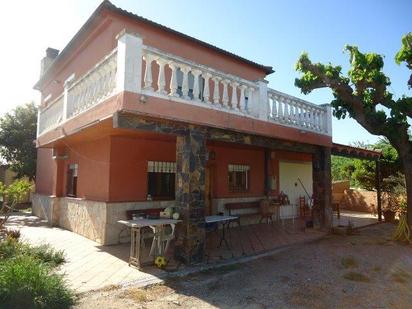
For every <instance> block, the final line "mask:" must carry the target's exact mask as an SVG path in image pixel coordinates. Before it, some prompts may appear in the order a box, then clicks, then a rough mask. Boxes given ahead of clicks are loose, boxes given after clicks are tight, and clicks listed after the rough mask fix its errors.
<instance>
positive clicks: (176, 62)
mask: <svg viewBox="0 0 412 309" xmlns="http://www.w3.org/2000/svg"><path fill="white" fill-rule="evenodd" d="M122 91H131V92H134V93H138V94H142V95H145V96H148V97H158V98H162V99H167V100H173V101H175V102H178V103H181V104H190V105H196V106H199V107H202V108H206V109H213V110H217V111H219V112H222V113H231V114H236V115H239V116H243V117H248V118H251V119H256V120H261V121H266V122H269V123H274V124H278V125H282V126H288V127H292V128H296V129H299V130H300V131H309V132H314V133H317V134H322V135H327V136H331V111H330V107H329V105H315V104H312V103H310V102H307V101H304V100H301V99H298V98H296V97H293V96H290V95H287V94H285V93H282V92H279V91H277V90H274V89H270V88H268V87H267V82H266V81H250V80H246V79H243V78H241V77H239V76H234V75H231V74H228V73H225V72H222V71H219V70H216V69H215V68H211V67H207V66H205V65H202V64H199V63H195V62H193V61H191V60H190V59H184V58H181V57H179V56H176V55H172V54H170V53H167V52H164V51H162V50H159V49H156V48H154V47H151V46H146V45H144V44H143V42H142V40H141V38H140V37H138V36H135V35H132V34H128V33H123V34H122V35H119V38H118V46H117V48H116V49H115V50H113V51H112V52H111V53H110V54H108V55H107V56H106V57H105V58H104V59H102V60H101V61H100V62H99V63H97V64H96V65H95V66H94V67H93V68H92V69H91V70H90V71H89V72H87V73H86V74H85V75H84V76H81V77H80V78H77V79H75V78H73V79H71V80H68V81H66V83H65V88H64V92H63V93H62V94H61V95H60V96H59V97H57V98H56V99H55V100H53V101H52V102H50V103H49V104H47V105H45V106H42V107H41V108H40V109H39V115H38V132H37V136H41V135H42V134H44V133H46V132H47V131H50V130H52V129H54V128H56V127H58V126H60V125H62V124H63V123H65V122H66V121H68V120H70V119H73V118H75V117H77V116H78V115H80V114H82V113H84V112H86V111H87V110H89V109H90V108H92V107H94V106H96V105H98V104H101V103H102V102H104V101H105V100H106V99H108V98H110V97H111V96H113V95H115V94H117V93H120V92H122Z"/></svg>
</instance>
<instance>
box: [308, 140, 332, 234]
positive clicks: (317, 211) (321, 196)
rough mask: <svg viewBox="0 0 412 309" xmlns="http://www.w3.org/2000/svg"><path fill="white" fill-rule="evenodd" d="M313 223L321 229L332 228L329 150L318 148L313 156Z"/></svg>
mask: <svg viewBox="0 0 412 309" xmlns="http://www.w3.org/2000/svg"><path fill="white" fill-rule="evenodd" d="M312 162H313V196H314V205H313V221H314V224H315V225H316V226H319V227H320V228H321V229H329V228H331V227H332V218H333V213H332V176H331V149H330V148H328V147H319V148H318V149H317V151H316V152H315V154H314V155H313V161H312Z"/></svg>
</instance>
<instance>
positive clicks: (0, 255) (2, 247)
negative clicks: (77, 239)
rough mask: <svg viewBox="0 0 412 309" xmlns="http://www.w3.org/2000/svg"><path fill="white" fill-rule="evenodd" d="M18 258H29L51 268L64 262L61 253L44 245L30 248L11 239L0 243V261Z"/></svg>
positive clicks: (62, 253)
mask: <svg viewBox="0 0 412 309" xmlns="http://www.w3.org/2000/svg"><path fill="white" fill-rule="evenodd" d="M19 256H31V257H32V258H34V259H36V260H38V261H39V262H41V263H43V264H48V265H49V266H51V267H56V266H59V265H61V264H63V263H64V262H65V259H64V252H63V251H56V250H54V249H53V248H52V247H50V246H49V245H46V244H44V245H40V246H31V245H29V244H26V243H22V242H20V241H18V240H17V239H15V238H12V237H8V238H6V239H5V240H3V241H1V242H0V261H1V260H6V259H10V258H16V257H19Z"/></svg>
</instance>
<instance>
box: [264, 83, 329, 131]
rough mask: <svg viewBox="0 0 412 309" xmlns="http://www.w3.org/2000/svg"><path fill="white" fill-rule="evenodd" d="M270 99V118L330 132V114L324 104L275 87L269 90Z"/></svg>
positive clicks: (291, 124)
mask: <svg viewBox="0 0 412 309" xmlns="http://www.w3.org/2000/svg"><path fill="white" fill-rule="evenodd" d="M268 100H269V120H271V121H274V122H277V123H280V124H283V125H288V126H292V127H298V128H301V129H304V130H309V131H315V132H318V133H324V134H328V133H330V132H329V130H330V128H329V125H328V123H329V121H330V119H329V118H330V115H329V113H328V111H327V109H326V108H325V107H324V106H318V105H315V104H312V103H310V102H307V101H304V100H301V99H299V98H296V97H293V96H290V95H287V94H285V93H282V92H279V91H276V90H273V89H269V90H268Z"/></svg>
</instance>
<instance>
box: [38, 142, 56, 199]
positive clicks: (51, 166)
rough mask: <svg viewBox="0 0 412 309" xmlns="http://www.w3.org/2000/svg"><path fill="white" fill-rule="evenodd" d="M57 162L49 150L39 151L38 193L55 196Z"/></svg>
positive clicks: (42, 149) (40, 149) (41, 149)
mask: <svg viewBox="0 0 412 309" xmlns="http://www.w3.org/2000/svg"><path fill="white" fill-rule="evenodd" d="M56 168H57V166H56V162H55V161H54V160H53V158H52V150H51V149H49V148H38V149H37V165H36V192H37V193H40V194H44V195H53V194H54V186H55V183H56V179H55V177H56V176H55V175H56Z"/></svg>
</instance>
